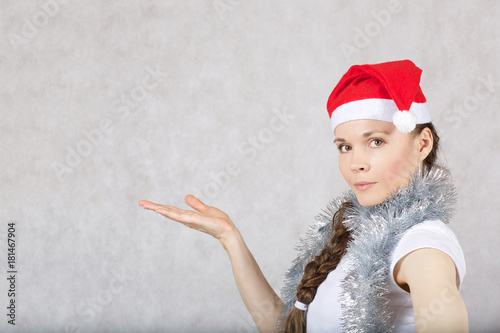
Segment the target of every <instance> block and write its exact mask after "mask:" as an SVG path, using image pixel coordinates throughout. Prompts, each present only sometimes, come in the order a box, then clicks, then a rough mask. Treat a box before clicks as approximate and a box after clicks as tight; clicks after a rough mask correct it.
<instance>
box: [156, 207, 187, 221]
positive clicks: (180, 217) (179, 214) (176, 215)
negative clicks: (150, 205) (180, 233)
mask: <svg viewBox="0 0 500 333" xmlns="http://www.w3.org/2000/svg"><path fill="white" fill-rule="evenodd" d="M155 212H156V213H158V214H161V215H163V216H165V217H168V218H169V219H171V220H174V221H177V222H181V223H192V222H195V221H196V218H195V217H194V216H193V214H192V213H194V212H189V211H182V210H181V211H174V210H171V209H168V208H159V209H157V210H155Z"/></svg>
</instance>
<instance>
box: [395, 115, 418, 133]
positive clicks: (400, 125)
mask: <svg viewBox="0 0 500 333" xmlns="http://www.w3.org/2000/svg"><path fill="white" fill-rule="evenodd" d="M392 122H393V123H394V125H396V128H397V129H398V130H399V131H401V132H403V133H410V132H411V131H413V130H414V129H415V126H416V125H417V116H416V115H415V114H414V113H413V112H411V111H396V112H395V113H394V116H392Z"/></svg>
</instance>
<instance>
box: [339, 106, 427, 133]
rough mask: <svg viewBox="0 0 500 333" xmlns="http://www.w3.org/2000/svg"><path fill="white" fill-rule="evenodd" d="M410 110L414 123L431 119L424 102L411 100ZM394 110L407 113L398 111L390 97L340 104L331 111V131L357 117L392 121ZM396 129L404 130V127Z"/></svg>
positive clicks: (422, 122) (421, 122)
mask: <svg viewBox="0 0 500 333" xmlns="http://www.w3.org/2000/svg"><path fill="white" fill-rule="evenodd" d="M410 111H411V112H412V113H413V114H415V116H416V124H424V123H428V122H431V121H432V117H431V114H430V113H429V110H428V108H427V104H426V103H416V102H413V103H412V105H411V107H410ZM396 112H399V113H407V111H399V109H398V107H397V106H396V103H395V102H394V101H393V100H392V99H379V98H368V99H362V100H358V101H353V102H349V103H345V104H342V105H341V106H339V107H338V108H337V109H335V111H334V112H333V113H332V118H331V120H330V123H331V126H332V131H335V128H336V127H337V126H338V125H340V124H342V123H345V122H347V121H351V120H358V119H373V120H382V121H387V122H390V123H392V122H393V117H394V113H396ZM396 117H398V116H396ZM403 117H404V116H403ZM395 125H396V124H395ZM398 129H399V130H400V131H401V129H403V130H404V128H401V129H400V128H398Z"/></svg>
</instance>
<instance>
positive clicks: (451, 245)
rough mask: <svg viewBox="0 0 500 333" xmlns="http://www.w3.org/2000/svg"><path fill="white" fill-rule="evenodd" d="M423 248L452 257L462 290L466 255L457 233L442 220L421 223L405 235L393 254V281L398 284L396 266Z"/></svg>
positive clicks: (391, 268)
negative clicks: (410, 254) (395, 272)
mask: <svg viewBox="0 0 500 333" xmlns="http://www.w3.org/2000/svg"><path fill="white" fill-rule="evenodd" d="M421 248H434V249H438V250H441V251H443V252H444V253H446V254H448V255H449V256H450V257H451V259H452V260H453V261H454V262H455V266H456V268H457V273H458V274H457V275H458V276H457V284H458V288H459V289H460V286H462V281H463V279H464V277H465V273H466V268H465V258H464V254H463V251H462V248H461V247H460V244H459V243H458V239H457V237H456V236H455V233H453V231H452V230H451V229H450V228H449V227H448V226H447V225H446V224H444V223H443V222H442V221H440V220H429V221H425V222H422V223H419V224H417V225H415V226H413V227H411V228H410V229H408V230H407V231H406V232H405V233H404V234H403V236H402V237H401V239H400V240H399V242H398V244H397V245H396V247H395V249H394V251H393V252H392V259H391V267H390V272H391V279H392V281H393V282H394V283H396V282H395V281H394V266H396V264H397V262H398V261H399V260H400V259H401V258H403V257H404V256H405V255H407V254H408V253H410V252H412V251H415V250H418V249H421Z"/></svg>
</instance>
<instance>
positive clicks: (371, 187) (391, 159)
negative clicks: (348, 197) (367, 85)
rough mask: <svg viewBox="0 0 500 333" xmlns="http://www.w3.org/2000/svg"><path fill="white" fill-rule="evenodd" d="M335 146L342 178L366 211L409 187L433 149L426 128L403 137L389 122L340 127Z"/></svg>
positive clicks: (358, 122) (362, 121)
mask: <svg viewBox="0 0 500 333" xmlns="http://www.w3.org/2000/svg"><path fill="white" fill-rule="evenodd" d="M334 142H335V145H336V146H337V148H338V149H339V168H340V172H341V173H342V176H343V177H344V179H345V180H346V182H347V184H349V186H350V187H351V189H352V190H353V191H354V193H355V194H356V198H357V199H358V201H359V203H360V204H361V205H362V206H365V207H367V206H373V205H378V204H380V203H382V202H383V201H384V200H385V199H387V198H388V197H389V196H390V195H391V193H392V192H394V191H395V190H397V189H398V188H401V187H403V186H405V185H407V184H408V183H409V181H410V177H411V173H412V172H415V171H416V170H417V168H418V166H419V164H421V163H422V161H423V160H424V159H425V157H427V155H428V154H429V152H430V151H431V149H432V133H431V132H430V130H429V129H428V128H425V129H424V130H422V132H421V133H420V134H419V135H416V136H415V135H414V134H412V133H401V132H400V131H399V130H398V129H397V128H396V126H394V124H392V123H390V122H386V121H380V120H370V119H360V120H353V121H348V122H345V123H342V124H340V125H338V126H337V127H336V128H335V140H334ZM357 183H362V184H357ZM363 183H369V184H365V185H363Z"/></svg>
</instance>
